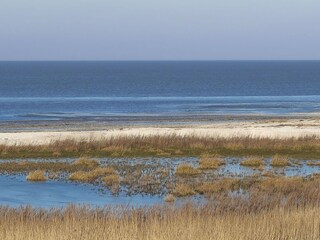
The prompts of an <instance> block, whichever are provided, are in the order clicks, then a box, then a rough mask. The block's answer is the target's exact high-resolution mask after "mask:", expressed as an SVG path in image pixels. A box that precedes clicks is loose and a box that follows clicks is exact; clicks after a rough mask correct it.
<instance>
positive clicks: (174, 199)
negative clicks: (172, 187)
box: [164, 194, 176, 203]
mask: <svg viewBox="0 0 320 240" xmlns="http://www.w3.org/2000/svg"><path fill="white" fill-rule="evenodd" d="M164 201H165V202H168V203H173V202H174V201H176V198H175V197H174V195H173V194H168V195H167V196H165V198H164Z"/></svg>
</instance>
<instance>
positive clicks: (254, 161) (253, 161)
mask: <svg viewBox="0 0 320 240" xmlns="http://www.w3.org/2000/svg"><path fill="white" fill-rule="evenodd" d="M240 165H242V166H245V167H251V168H258V167H261V166H263V165H264V163H263V159H262V158H261V157H253V156H252V157H248V158H247V159H245V160H243V161H241V162H240Z"/></svg>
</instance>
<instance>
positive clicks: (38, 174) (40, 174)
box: [26, 170, 48, 182]
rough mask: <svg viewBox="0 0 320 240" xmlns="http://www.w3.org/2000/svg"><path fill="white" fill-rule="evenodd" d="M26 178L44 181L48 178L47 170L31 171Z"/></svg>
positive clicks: (33, 180) (32, 180)
mask: <svg viewBox="0 0 320 240" xmlns="http://www.w3.org/2000/svg"><path fill="white" fill-rule="evenodd" d="M26 179H27V180H28V181H31V182H43V181H47V180H48V178H47V177H46V172H45V171H41V170H37V171H34V172H30V173H29V174H28V176H27V178H26Z"/></svg>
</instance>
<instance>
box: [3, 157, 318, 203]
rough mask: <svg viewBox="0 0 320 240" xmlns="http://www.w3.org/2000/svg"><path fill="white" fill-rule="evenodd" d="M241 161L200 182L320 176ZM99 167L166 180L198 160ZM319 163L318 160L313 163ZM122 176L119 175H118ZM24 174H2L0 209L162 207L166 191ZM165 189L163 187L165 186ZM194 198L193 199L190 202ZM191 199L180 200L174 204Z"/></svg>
mask: <svg viewBox="0 0 320 240" xmlns="http://www.w3.org/2000/svg"><path fill="white" fill-rule="evenodd" d="M243 159H244V158H239V157H228V158H225V160H226V165H224V166H221V167H220V168H219V169H218V170H208V171H204V172H203V173H202V174H201V176H199V180H200V181H205V180H213V179H216V178H220V177H221V178H222V177H235V178H242V177H248V176H252V175H257V174H258V175H259V174H262V173H263V172H267V171H268V172H271V173H273V174H275V175H278V176H288V177H291V176H302V177H307V176H311V175H313V174H318V173H320V166H308V165H307V162H308V161H307V160H299V159H298V160H297V159H291V160H290V162H291V165H290V166H287V167H281V168H274V167H272V166H270V163H271V159H270V158H266V159H264V162H265V168H264V170H263V172H262V171H260V170H258V169H253V168H249V167H244V166H241V165H240V162H241V161H242V160H243ZM22 160H23V159H16V160H1V161H0V163H5V162H9V161H16V162H21V161H22ZM74 160H75V159H71V158H64V159H28V160H23V161H31V162H39V161H50V162H70V163H71V162H72V161H74ZM97 160H98V161H99V162H100V165H101V166H106V165H109V166H118V167H120V168H121V167H122V168H123V169H124V170H122V173H123V171H127V170H126V166H139V165H140V166H143V172H144V174H153V173H155V172H154V170H156V169H160V168H163V169H167V170H168V171H169V177H172V176H173V175H174V171H175V168H176V167H177V166H178V165H179V164H181V163H188V164H190V165H193V166H195V167H197V166H198V164H199V159H198V158H195V157H180V158H152V157H150V158H101V159H97ZM316 161H319V160H316ZM120 172H121V171H120ZM26 174H27V173H17V174H12V175H9V174H2V175H0V189H1V191H0V205H9V206H12V207H18V206H20V205H31V206H33V207H40V208H51V207H63V206H66V205H68V204H85V205H91V206H98V207H102V206H105V205H109V206H110V205H125V206H130V207H142V206H150V205H154V204H163V203H164V201H163V197H164V196H165V194H166V191H165V189H163V190H161V193H160V194H159V193H158V194H154V195H151V194H142V193H141V192H139V189H138V190H137V189H136V190H137V191H133V192H131V193H132V194H131V195H128V191H127V190H128V189H126V187H122V189H121V191H120V192H119V194H117V195H114V194H112V192H111V191H110V190H108V189H107V188H106V187H104V186H101V185H99V184H97V185H94V184H79V183H75V182H71V181H67V180H66V179H65V178H62V179H59V180H49V181H47V182H28V181H27V180H26ZM164 185H165V184H164ZM195 199H197V197H195V198H192V200H195ZM186 200H190V199H179V201H177V203H178V204H179V202H183V201H186Z"/></svg>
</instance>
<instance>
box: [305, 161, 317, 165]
mask: <svg viewBox="0 0 320 240" xmlns="http://www.w3.org/2000/svg"><path fill="white" fill-rule="evenodd" d="M307 165H308V166H320V162H319V161H317V162H315V161H308V162H307Z"/></svg>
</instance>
